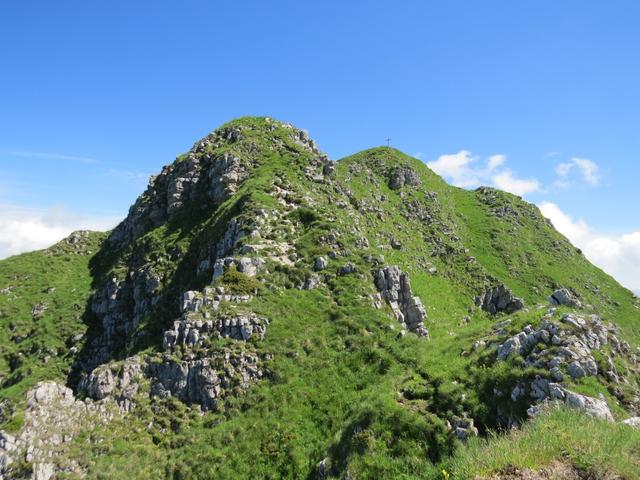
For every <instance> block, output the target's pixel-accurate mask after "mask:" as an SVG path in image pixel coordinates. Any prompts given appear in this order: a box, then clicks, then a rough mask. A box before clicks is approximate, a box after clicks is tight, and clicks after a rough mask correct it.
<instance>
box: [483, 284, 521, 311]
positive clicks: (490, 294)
mask: <svg viewBox="0 0 640 480" xmlns="http://www.w3.org/2000/svg"><path fill="white" fill-rule="evenodd" d="M476 305H477V306H478V307H480V308H482V310H484V311H486V312H489V313H490V314H492V315H495V314H496V313H498V312H505V313H514V312H517V311H518V310H521V309H522V308H524V301H523V300H522V299H521V298H518V297H516V296H515V295H514V294H513V292H512V291H511V290H510V289H509V288H507V286H506V285H504V284H501V285H498V286H496V287H493V288H490V289H488V290H486V291H485V292H484V293H482V294H481V295H479V296H477V297H476Z"/></svg>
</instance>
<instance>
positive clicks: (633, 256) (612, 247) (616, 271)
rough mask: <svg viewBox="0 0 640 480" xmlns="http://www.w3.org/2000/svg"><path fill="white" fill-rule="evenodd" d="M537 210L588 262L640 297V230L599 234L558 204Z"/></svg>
mask: <svg viewBox="0 0 640 480" xmlns="http://www.w3.org/2000/svg"><path fill="white" fill-rule="evenodd" d="M538 208H539V209H540V211H541V212H542V214H543V215H544V216H545V217H547V218H548V219H549V220H551V223H553V226H554V227H556V229H557V230H558V231H559V232H560V233H562V234H563V235H564V236H565V237H567V238H568V239H569V240H570V241H571V243H573V244H574V245H575V246H576V247H578V248H580V249H581V250H582V253H584V255H585V256H586V257H587V258H588V259H589V261H591V262H592V263H593V264H594V265H597V266H598V267H600V268H602V269H603V270H604V271H605V272H607V273H608V274H610V275H612V276H613V277H614V278H615V279H616V280H618V281H619V282H620V283H621V284H622V285H624V286H625V287H627V288H629V289H631V290H633V291H634V292H635V293H636V294H640V270H639V269H638V266H640V231H636V232H629V233H622V234H618V235H614V234H606V233H602V232H597V231H595V230H593V229H592V228H591V227H590V226H589V225H588V224H587V223H586V222H585V221H584V220H574V219H573V218H571V217H570V216H569V215H567V214H566V213H565V212H563V211H562V210H561V209H560V207H559V206H558V205H556V204H555V203H551V202H542V203H540V204H539V205H538Z"/></svg>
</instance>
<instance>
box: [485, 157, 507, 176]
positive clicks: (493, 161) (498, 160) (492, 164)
mask: <svg viewBox="0 0 640 480" xmlns="http://www.w3.org/2000/svg"><path fill="white" fill-rule="evenodd" d="M505 160H507V157H506V156H504V155H491V156H490V157H489V161H488V162H487V168H488V169H489V171H491V172H492V171H493V170H495V169H496V168H498V167H499V166H500V165H502V164H503V163H504V162H505Z"/></svg>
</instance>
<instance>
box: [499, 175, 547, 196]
mask: <svg viewBox="0 0 640 480" xmlns="http://www.w3.org/2000/svg"><path fill="white" fill-rule="evenodd" d="M492 180H493V184H494V185H495V186H496V187H498V188H499V189H501V190H505V191H507V192H511V193H513V194H514V195H520V196H522V195H526V194H527V193H533V192H537V191H538V190H540V182H538V180H535V179H531V180H523V179H520V178H516V177H515V176H514V175H513V172H512V171H511V170H505V171H503V172H501V173H499V174H497V175H494V176H493V177H492Z"/></svg>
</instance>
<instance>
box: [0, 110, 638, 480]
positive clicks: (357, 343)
mask: <svg viewBox="0 0 640 480" xmlns="http://www.w3.org/2000/svg"><path fill="white" fill-rule="evenodd" d="M96 241H98V237H96ZM94 251H95V250H93V249H92V252H94ZM28 255H31V256H34V255H35V256H37V255H41V254H39V253H34V254H28ZM87 255H89V254H88V251H87ZM91 255H92V256H91V257H90V261H88V258H89V257H88V256H86V255H85V256H83V257H82V258H83V259H84V263H82V264H81V265H79V266H78V270H77V272H76V278H77V282H78V290H77V291H76V292H73V294H74V295H77V298H78V299H81V302H80V304H82V305H83V307H86V308H84V311H83V312H82V313H81V314H78V315H77V318H75V317H74V318H75V320H74V321H75V322H76V323H73V329H77V330H78V331H80V330H81V326H80V324H79V323H78V322H79V321H84V323H83V325H84V329H85V330H86V340H83V342H81V343H80V344H79V347H81V348H79V349H76V350H73V352H71V351H69V353H66V351H65V352H60V353H59V354H58V356H61V357H62V359H60V360H58V359H56V360H55V362H56V363H55V364H56V365H59V367H57V368H58V370H57V372H58V373H54V372H50V371H49V370H47V369H44V370H42V371H40V370H37V371H35V373H34V372H33V371H32V372H27V371H26V370H25V373H24V378H25V380H23V381H22V382H23V383H20V382H18V383H16V382H15V380H5V381H4V383H3V385H2V390H1V391H0V394H1V395H2V396H3V398H5V399H7V405H10V406H11V408H7V409H6V411H7V412H10V411H12V409H13V410H15V411H16V413H15V414H14V415H13V416H11V415H9V414H7V415H6V422H7V423H5V430H11V431H12V432H13V433H14V434H15V436H10V438H9V439H8V440H7V439H6V436H5V440H4V442H3V443H2V444H0V447H2V448H3V449H4V451H5V455H4V457H3V458H4V459H5V460H4V463H3V465H4V464H6V463H7V462H9V461H10V462H12V463H11V464H10V465H7V466H6V467H3V468H4V471H6V473H7V475H9V476H14V477H18V476H20V475H23V474H24V475H28V474H29V472H39V475H40V476H41V478H49V477H47V475H48V474H50V475H53V473H54V472H59V473H61V474H62V473H64V474H65V475H67V476H71V477H73V476H74V475H75V476H86V477H88V478H125V476H123V473H122V472H127V474H126V478H159V477H166V478H211V477H215V478H330V477H331V478H333V477H336V478H435V477H436V476H442V475H445V474H446V475H449V472H453V473H454V474H458V475H460V476H470V477H473V476H474V475H475V474H476V473H481V474H489V473H490V472H492V471H496V470H498V469H500V468H501V465H498V463H499V462H497V463H495V464H491V463H490V462H488V463H487V465H490V466H489V467H483V466H478V468H477V469H476V470H475V471H474V470H473V469H471V468H469V466H468V461H467V458H471V457H469V456H471V455H474V453H473V452H476V451H479V450H474V449H478V448H482V449H484V450H481V451H485V452H486V451H491V444H489V446H482V447H479V446H474V445H476V444H477V442H478V441H477V440H475V439H473V438H472V437H474V436H475V435H477V434H480V435H481V436H482V435H485V434H486V433H487V432H489V431H490V430H492V429H496V428H498V429H499V428H504V427H511V426H514V425H518V424H520V422H522V421H524V420H526V418H527V417H528V416H529V415H533V416H536V417H537V418H536V420H535V422H534V423H533V424H532V425H540V424H542V425H555V427H554V428H556V429H557V428H559V427H557V425H558V423H562V422H559V421H558V418H560V417H558V415H564V417H561V418H572V419H573V418H575V419H576V420H575V422H572V423H570V424H568V425H566V427H565V429H566V431H565V438H566V439H567V440H566V442H567V443H566V444H565V445H564V447H565V450H564V453H565V454H566V455H565V457H567V458H568V460H567V458H564V460H563V461H569V462H573V463H574V464H576V465H577V463H578V461H582V462H583V463H585V462H586V463H585V464H580V465H578V467H580V468H587V469H590V470H589V471H591V472H595V473H594V474H596V473H598V472H601V471H602V470H603V469H607V468H617V469H618V471H619V473H620V474H624V475H626V476H629V477H631V475H630V473H629V472H633V465H634V464H637V452H636V453H633V449H632V445H633V441H634V439H638V437H639V434H638V433H637V432H635V431H634V430H632V429H631V428H629V427H627V426H618V425H616V424H613V423H610V424H608V423H607V421H606V420H603V421H600V422H596V423H594V424H593V425H591V424H588V423H585V422H584V421H582V420H581V419H582V414H581V413H579V411H580V410H583V411H586V412H587V413H590V414H591V415H595V416H599V417H602V418H605V419H608V420H609V421H611V420H613V419H614V417H615V419H616V420H622V419H625V418H627V417H629V416H631V415H638V413H639V407H640V398H639V397H638V391H639V390H638V389H639V386H638V366H637V355H638V353H639V352H638V351H637V345H638V338H639V335H640V331H639V330H638V329H639V325H640V323H639V322H638V318H639V313H640V310H639V309H640V305H639V304H638V300H637V299H636V298H635V297H633V295H632V294H631V292H629V291H627V290H625V289H624V288H622V287H621V286H619V285H618V284H617V283H616V282H615V281H614V280H613V279H612V278H610V277H609V276H607V275H606V274H604V273H603V272H601V271H600V270H599V269H597V268H595V267H593V266H592V265H591V264H589V262H588V261H587V260H586V259H585V258H584V257H583V256H582V254H581V253H580V252H578V251H577V250H576V249H575V248H574V247H573V246H571V244H570V243H569V242H568V241H567V240H566V239H565V238H564V237H562V236H561V235H560V234H558V232H556V231H555V230H554V229H553V227H552V226H551V225H550V223H549V222H548V221H547V220H546V219H544V218H543V217H542V216H541V214H540V212H539V211H538V210H537V208H535V207H534V206H532V205H529V204H526V203H525V202H523V201H522V200H521V199H519V198H517V197H514V196H513V195H509V194H506V193H504V192H499V191H497V190H493V189H488V188H482V189H478V190H476V191H473V192H471V191H465V190H460V189H457V188H454V187H451V186H449V185H447V184H446V183H445V182H444V181H443V180H442V179H441V178H439V177H438V176H437V175H435V174H434V173H433V172H432V171H430V170H429V169H428V168H427V167H426V166H425V165H424V164H423V163H421V162H420V161H418V160H416V159H413V158H411V157H408V156H406V155H404V154H402V153H401V152H399V151H397V150H395V149H391V148H384V147H380V148H374V149H370V150H366V151H364V152H360V153H358V154H355V155H353V156H350V157H348V158H345V159H343V160H340V161H338V162H331V161H330V160H329V159H328V158H327V157H326V156H325V155H324V154H322V153H321V152H320V151H319V150H318V148H317V146H316V145H315V143H314V142H313V141H312V140H310V139H309V137H308V136H307V134H306V133H305V132H303V131H301V130H298V129H296V128H295V127H293V126H291V125H289V124H283V123H281V122H278V121H275V120H272V119H269V118H243V119H239V120H235V121H233V122H230V123H228V124H226V125H223V126H222V127H220V128H219V129H218V130H216V131H215V132H213V133H212V134H211V135H208V136H207V137H205V138H204V139H202V140H201V141H199V142H197V143H196V144H195V145H194V147H193V148H192V149H191V150H190V151H189V152H188V153H187V154H185V155H182V156H180V157H178V158H177V159H176V161H175V162H174V163H173V164H171V165H169V166H166V167H164V168H163V170H162V172H161V173H160V174H159V175H158V176H157V177H154V178H152V180H151V181H150V184H149V187H148V188H147V190H146V192H145V193H144V194H143V195H141V197H139V199H138V200H137V201H136V203H135V204H134V205H133V206H132V208H131V209H130V212H129V215H128V217H127V218H126V219H125V220H124V221H123V222H122V223H121V224H120V225H119V226H118V227H116V229H114V230H113V231H112V232H111V233H110V234H109V236H108V238H107V239H106V240H105V241H104V242H103V243H102V246H101V247H100V249H99V251H97V253H95V254H93V253H92V254H91ZM20 258H21V257H15V258H12V259H9V260H6V261H3V262H2V263H0V265H1V266H2V267H1V268H2V271H6V272H12V271H14V270H15V269H21V268H25V267H22V266H21V265H20V264H18V263H16V262H17V261H18V259H20ZM63 258H67V257H63ZM68 258H70V260H68V261H69V262H71V263H73V262H74V261H76V260H77V258H76V257H74V256H73V255H72V254H69V255H68ZM80 267H82V268H83V269H84V270H82V271H81V269H80ZM14 275H15V274H14ZM44 278H46V277H43V279H39V280H38V281H39V282H45V283H47V282H48V280H44ZM65 278H66V277H64V276H63V277H61V279H60V281H61V285H63V284H65V282H66V280H65ZM43 288H46V287H43ZM61 288H62V287H61ZM89 288H92V289H93V293H92V295H91V297H90V298H89V293H90V292H89ZM562 289H564V290H562ZM56 291H57V290H56ZM554 292H556V293H554ZM552 293H554V295H555V296H556V298H558V299H559V300H558V301H555V303H564V305H556V306H552V305H550V304H549V300H548V297H549V296H550V295H551V294H552ZM66 294H67V292H65V295H66ZM68 294H69V295H71V293H68ZM72 301H74V303H78V301H75V300H73V299H72ZM20 305H21V306H20V307H19V309H22V310H25V309H26V308H31V307H28V306H27V303H25V301H21V302H20ZM64 305H66V306H68V305H69V304H68V303H65V304H64ZM523 307H524V308H523ZM3 311H4V310H3ZM19 315H22V316H21V317H20V318H22V319H23V320H22V322H23V323H24V324H25V325H31V324H33V325H38V324H37V320H36V319H33V320H29V318H27V317H25V314H24V313H22V314H20V313H18V310H15V312H13V313H10V314H9V316H7V314H6V313H4V314H3V321H7V322H11V321H13V317H14V316H15V317H16V318H18V316H19ZM9 318H10V319H9ZM608 322H613V323H612V324H609V323H608ZM63 325H65V324H63V323H61V324H60V326H63ZM24 328H28V327H26V326H25V327H24ZM65 328H66V327H65ZM38 331H40V330H38ZM41 331H42V332H43V333H42V334H39V335H41V337H42V338H47V336H48V335H51V337H52V338H63V336H64V335H67V332H66V330H65V329H62V328H61V330H60V332H58V333H55V334H53V333H48V332H50V330H47V329H41ZM74 332H75V330H74ZM55 335H58V337H55ZM39 338H40V337H39ZM47 341H48V340H47ZM16 343H17V342H15V339H11V338H8V337H7V338H3V339H2V346H3V352H6V353H3V354H4V358H5V361H6V362H11V359H12V358H13V356H15V352H16V351H17V350H16V348H17V347H16V346H15V344H16ZM37 351H38V350H37V349H34V348H30V349H29V350H27V351H24V352H22V353H23V355H26V357H28V359H29V362H37V361H38V359H39V357H38V355H39V354H36V353H34V352H37ZM12 355H13V356H12ZM56 358H57V357H56ZM7 365H8V363H7ZM4 368H5V371H8V370H11V368H9V367H8V366H5V367H4ZM7 369H8V370H7ZM65 369H66V370H65ZM63 371H65V372H66V373H67V383H68V385H69V386H70V387H71V388H72V389H73V392H71V391H66V390H61V389H60V387H58V386H54V385H52V384H38V386H37V388H36V389H35V390H32V391H30V393H29V394H28V398H29V399H30V400H29V402H28V404H27V406H26V410H25V413H24V415H23V416H24V419H25V420H24V421H23V422H20V421H17V420H16V418H19V417H20V415H22V413H21V409H24V408H25V407H24V400H22V399H23V398H24V395H25V393H26V392H25V390H26V389H27V388H29V387H31V386H32V385H34V384H35V382H37V381H39V380H45V379H46V380H56V381H58V382H60V381H61V379H62V378H61V375H60V372H63ZM9 378H10V377H9ZM11 385H14V387H12V386H11ZM15 385H24V386H22V387H20V388H19V389H16V387H15ZM12 388H13V390H12ZM599 394H601V395H602V397H598V395H599ZM77 399H85V400H84V401H79V400H77ZM21 402H22V403H21ZM555 404H557V405H563V407H562V408H570V410H568V411H566V412H565V411H564V410H561V412H563V413H553V412H552V413H550V414H549V413H545V411H546V409H547V407H546V405H555ZM54 407H55V408H56V416H55V419H56V422H57V423H56V424H55V425H56V427H54V428H52V429H46V430H45V431H41V432H38V433H35V431H36V430H37V428H36V427H37V425H41V424H42V422H43V421H44V420H43V419H45V420H47V421H48V420H50V418H51V411H52V409H54ZM80 411H81V412H83V413H82V415H86V416H87V420H78V415H79V414H78V412H80ZM554 415H555V416H554ZM69 419H71V420H69ZM545 422H546V423H545ZM49 423H51V422H49ZM536 428H542V429H543V430H544V426H543V427H536ZM536 428H533V427H532V428H529V430H527V429H525V430H523V433H522V435H524V436H527V435H529V436H530V437H531V438H536V437H535V435H536V432H537V431H538V430H536ZM620 429H622V430H620ZM625 429H626V430H625ZM57 430H64V431H65V436H64V437H65V438H64V440H63V441H56V437H55V435H56V431H57ZM585 431H593V432H594V434H597V435H596V437H595V439H594V442H595V445H596V446H597V445H601V443H598V442H600V441H602V442H604V441H605V439H607V438H610V437H613V436H615V434H616V432H619V431H623V432H626V433H625V434H627V435H628V440H629V442H631V443H625V445H624V446H623V447H622V450H621V451H624V452H631V453H630V455H631V457H630V458H631V460H629V461H628V463H623V462H622V461H621V460H620V458H622V457H616V458H615V459H614V460H607V459H603V458H601V457H597V456H593V458H592V459H591V460H589V461H586V460H584V459H583V458H582V456H583V453H584V452H583V450H585V449H587V446H585V445H586V444H580V445H578V444H575V445H574V443H575V442H573V440H572V439H575V438H579V437H580V435H582V434H583V432H585ZM527 432H529V433H527ZM612 432H613V433H612ZM34 439H37V440H38V441H39V443H38V447H37V448H35V450H34V449H33V448H32V449H31V450H30V451H29V453H27V454H25V452H27V451H28V447H29V446H30V445H32V444H34ZM599 439H600V440H599ZM499 441H501V440H496V443H498V444H499ZM468 442H469V443H470V445H469V446H465V444H466V443H468ZM570 442H571V443H572V444H569V443H570ZM515 443H516V444H517V442H515ZM542 446H543V445H541V448H542ZM554 446H555V445H554ZM574 446H575V449H574ZM588 447H589V448H594V447H593V445H588ZM572 449H574V450H575V451H574V450H572ZM551 450H552V449H551V448H549V449H547V450H545V455H540V458H545V459H546V460H551V459H552V458H556V457H557V458H561V457H562V456H563V452H562V451H561V452H558V453H557V456H555V457H554V455H553V454H552V453H550V451H551ZM541 451H542V450H541ZM484 455H485V456H486V457H487V458H491V456H490V455H489V454H486V453H485V454H484ZM633 455H636V459H635V460H634V459H633ZM501 460H502V461H505V460H506V461H509V462H512V463H513V462H515V463H516V464H517V462H519V461H522V462H525V463H527V464H526V465H525V464H523V465H522V466H526V467H533V468H539V467H541V466H543V465H542V464H535V465H534V464H532V463H531V462H530V460H527V458H525V456H523V455H522V450H518V449H516V448H514V450H513V455H512V456H510V457H507V458H505V457H502V458H501ZM614 461H615V463H612V462H614ZM502 466H504V465H502ZM574 466H575V465H573V466H572V468H573V467H574ZM443 468H444V469H445V472H444V473H443V471H442V470H443Z"/></svg>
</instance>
